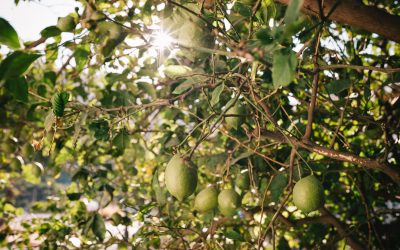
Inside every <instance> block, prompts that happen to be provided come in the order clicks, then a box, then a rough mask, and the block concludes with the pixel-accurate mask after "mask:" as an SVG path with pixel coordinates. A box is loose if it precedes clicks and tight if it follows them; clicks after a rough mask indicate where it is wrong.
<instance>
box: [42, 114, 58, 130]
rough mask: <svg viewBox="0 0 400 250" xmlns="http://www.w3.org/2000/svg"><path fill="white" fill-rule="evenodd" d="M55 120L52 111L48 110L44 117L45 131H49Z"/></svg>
mask: <svg viewBox="0 0 400 250" xmlns="http://www.w3.org/2000/svg"><path fill="white" fill-rule="evenodd" d="M55 121H56V117H55V116H54V114H53V112H52V111H49V113H48V114H47V116H46V118H45V119H44V129H45V130H46V132H49V131H50V130H51V128H52V127H53V124H54V122H55Z"/></svg>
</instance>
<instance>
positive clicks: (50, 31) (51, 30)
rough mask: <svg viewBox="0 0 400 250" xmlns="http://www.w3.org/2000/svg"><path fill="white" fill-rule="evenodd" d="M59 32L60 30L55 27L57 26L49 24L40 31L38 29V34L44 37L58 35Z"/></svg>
mask: <svg viewBox="0 0 400 250" xmlns="http://www.w3.org/2000/svg"><path fill="white" fill-rule="evenodd" d="M60 34H61V30H60V29H59V28H57V26H49V27H47V28H44V29H43V30H42V31H40V35H41V36H42V37H45V38H49V37H54V36H58V35H60Z"/></svg>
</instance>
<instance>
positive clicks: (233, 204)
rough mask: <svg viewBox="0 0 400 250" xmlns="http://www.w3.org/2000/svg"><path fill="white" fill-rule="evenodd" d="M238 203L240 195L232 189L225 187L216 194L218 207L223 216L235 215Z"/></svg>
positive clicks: (239, 202)
mask: <svg viewBox="0 0 400 250" xmlns="http://www.w3.org/2000/svg"><path fill="white" fill-rule="evenodd" d="M240 204H241V200H240V196H239V195H238V194H237V193H236V192H235V191H234V190H233V189H225V190H223V191H221V193H220V194H219V195H218V209H219V211H220V212H221V213H222V214H223V215H225V216H229V217H231V216H233V215H235V213H236V210H237V209H238V208H239V207H240Z"/></svg>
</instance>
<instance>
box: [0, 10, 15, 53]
mask: <svg viewBox="0 0 400 250" xmlns="http://www.w3.org/2000/svg"><path fill="white" fill-rule="evenodd" d="M0 43H2V44H4V45H7V46H8V47H10V48H11V49H18V48H19V47H20V43H19V39H18V34H17V32H16V31H15V29H14V28H13V27H12V26H11V25H10V23H9V22H8V21H7V20H5V19H3V18H1V17H0Z"/></svg>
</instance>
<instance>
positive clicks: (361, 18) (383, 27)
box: [275, 0, 400, 42]
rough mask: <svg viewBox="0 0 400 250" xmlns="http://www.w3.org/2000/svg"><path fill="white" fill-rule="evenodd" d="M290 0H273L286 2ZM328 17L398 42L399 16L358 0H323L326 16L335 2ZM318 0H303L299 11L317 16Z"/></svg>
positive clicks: (399, 34) (399, 31) (399, 38)
mask: <svg viewBox="0 0 400 250" xmlns="http://www.w3.org/2000/svg"><path fill="white" fill-rule="evenodd" d="M289 1H290V0H275V2H278V3H281V4H286V5H287V4H288V3H289ZM338 1H339V4H338V6H337V7H336V9H335V11H334V12H333V13H332V14H331V15H330V16H329V19H330V20H332V21H336V22H338V23H342V24H348V25H350V26H354V27H357V28H361V29H363V30H366V31H369V32H372V33H376V34H378V35H381V36H383V37H386V38H388V39H390V40H393V41H395V42H400V25H398V24H399V23H400V16H396V15H391V14H389V13H388V12H386V11H385V10H383V9H380V8H376V7H372V6H366V5H364V4H363V3H362V1H359V0H325V1H324V6H323V8H322V9H323V11H324V16H326V15H327V14H328V12H329V10H331V9H332V7H333V6H334V5H335V4H337V2H338ZM318 2H319V1H318V0H305V1H304V4H303V6H302V9H301V11H302V12H303V13H305V14H308V15H313V16H317V17H319V16H320V14H319V12H320V7H319V4H318Z"/></svg>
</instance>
